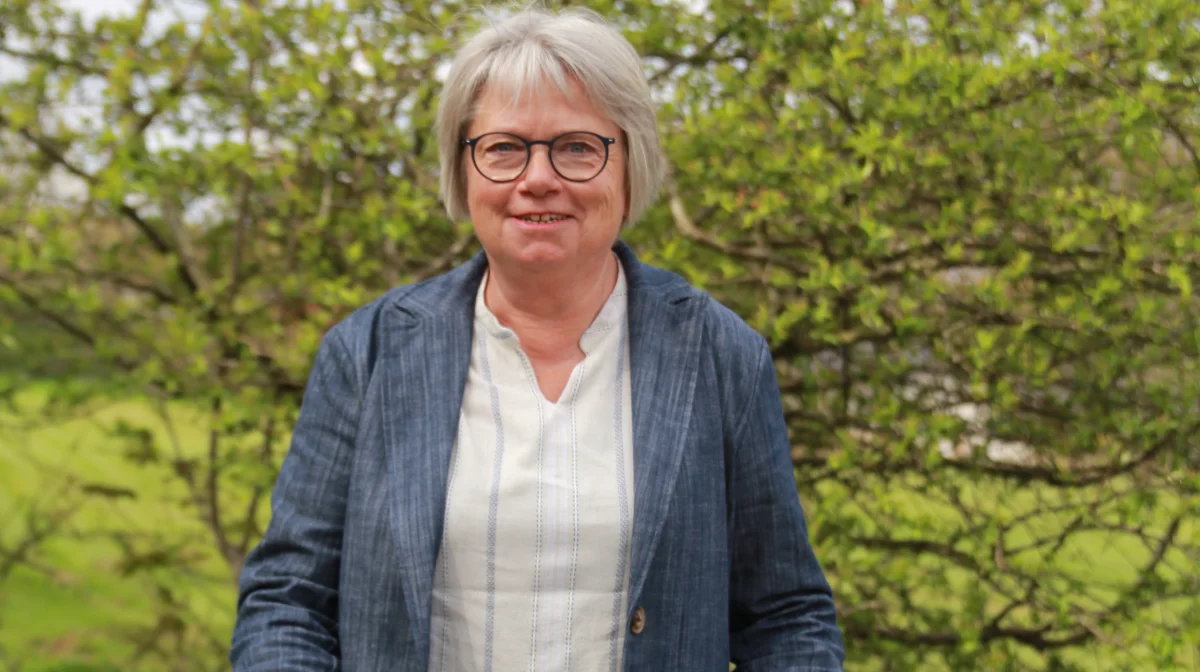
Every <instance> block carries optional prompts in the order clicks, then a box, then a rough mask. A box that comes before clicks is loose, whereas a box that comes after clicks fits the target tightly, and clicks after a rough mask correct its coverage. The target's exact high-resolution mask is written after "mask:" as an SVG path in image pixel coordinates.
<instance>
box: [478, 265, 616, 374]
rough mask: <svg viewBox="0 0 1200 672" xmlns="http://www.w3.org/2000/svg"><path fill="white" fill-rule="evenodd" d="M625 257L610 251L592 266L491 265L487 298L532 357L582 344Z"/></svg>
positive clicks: (551, 354)
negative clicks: (558, 269) (551, 269)
mask: <svg viewBox="0 0 1200 672" xmlns="http://www.w3.org/2000/svg"><path fill="white" fill-rule="evenodd" d="M620 263H621V262H620V261H619V260H618V259H617V256H616V255H615V254H612V253H609V254H608V255H606V256H605V257H604V258H603V259H602V260H600V261H598V262H597V263H595V264H593V265H592V266H591V267H590V268H569V269H564V272H562V273H546V272H538V271H534V272H522V271H521V270H515V271H514V270H511V269H507V268H501V267H499V266H495V265H489V267H488V279H487V287H486V288H485V289H484V295H483V300H484V303H486V304H487V307H488V310H490V311H492V314H493V315H495V316H496V319H497V320H499V321H500V323H501V324H503V325H504V326H506V327H508V328H509V329H512V330H513V332H515V333H516V335H517V337H518V338H520V339H521V348H522V349H523V350H525V352H526V354H527V355H529V356H530V357H537V356H554V355H555V354H556V353H559V352H561V351H562V350H563V349H567V348H577V347H578V345H579V338H580V337H581V336H582V335H583V332H584V331H586V330H587V328H588V327H589V326H590V325H591V324H592V322H593V321H594V320H595V319H596V315H598V314H599V313H600V309H601V308H603V307H604V304H605V302H606V301H608V297H609V296H610V295H611V294H612V291H613V288H614V287H615V286H616V284H617V274H618V267H619V264H620Z"/></svg>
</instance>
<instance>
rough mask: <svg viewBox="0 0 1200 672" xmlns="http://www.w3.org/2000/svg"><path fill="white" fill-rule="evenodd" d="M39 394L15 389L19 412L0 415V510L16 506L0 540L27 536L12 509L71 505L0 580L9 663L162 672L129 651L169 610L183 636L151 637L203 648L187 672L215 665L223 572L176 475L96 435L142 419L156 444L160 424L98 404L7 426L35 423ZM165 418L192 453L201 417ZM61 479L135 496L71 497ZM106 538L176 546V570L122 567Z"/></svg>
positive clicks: (227, 605)
mask: <svg viewBox="0 0 1200 672" xmlns="http://www.w3.org/2000/svg"><path fill="white" fill-rule="evenodd" d="M40 396H41V395H40V391H39V392H38V393H35V394H32V395H26V396H24V397H23V398H22V399H21V409H20V410H19V411H17V412H15V413H14V412H11V411H10V412H7V413H2V414H0V510H3V511H14V512H16V515H11V516H5V517H4V518H3V519H0V543H3V544H4V546H5V547H10V546H11V545H12V544H14V543H15V542H16V541H17V540H18V539H21V538H23V537H24V536H25V535H26V533H27V531H28V525H27V522H26V520H25V516H24V515H23V514H24V513H25V512H26V511H28V510H29V509H30V508H31V507H35V508H37V509H38V510H40V511H43V512H49V511H53V510H55V509H57V508H61V507H67V506H72V505H78V506H79V507H80V508H79V509H78V510H77V511H76V512H75V513H74V514H73V515H71V517H70V518H69V519H68V520H67V522H66V524H64V525H63V527H62V528H61V529H60V530H59V531H58V532H57V533H56V534H55V535H53V536H51V537H50V538H49V539H48V540H47V542H46V543H44V544H42V545H40V546H39V547H38V549H37V551H36V553H35V554H34V555H33V559H34V567H32V568H31V567H28V566H23V567H19V568H17V569H16V570H15V571H14V572H13V573H12V574H11V575H10V576H9V577H8V580H7V581H6V582H5V583H4V585H3V586H0V647H2V651H3V652H4V653H5V655H7V657H8V658H9V659H10V661H11V660H17V661H21V662H22V663H23V664H24V667H22V668H21V669H23V670H26V669H27V670H46V671H50V670H63V669H69V668H64V667H62V664H63V663H64V662H68V661H70V662H73V664H78V665H85V666H86V665H91V666H93V667H90V668H86V667H81V668H78V669H95V670H100V669H107V668H106V667H105V665H108V666H110V667H111V668H112V669H121V670H129V669H167V666H166V665H164V662H163V660H161V659H158V658H156V655H157V654H155V653H153V652H148V653H147V652H142V653H141V654H140V655H138V649H139V647H138V646H137V645H136V644H135V641H136V640H137V639H138V638H139V637H142V636H143V635H144V634H145V633H148V632H153V631H154V630H155V629H156V628H160V627H161V626H162V625H163V623H167V624H168V625H169V624H170V623H169V621H170V617H171V616H173V615H174V616H179V617H180V618H183V619H185V620H187V621H188V622H189V623H188V627H189V629H191V630H194V632H184V633H175V632H173V631H172V630H171V629H170V628H167V629H166V630H165V631H163V633H162V634H161V636H159V637H157V638H156V641H157V643H158V644H159V645H161V646H164V647H166V648H168V649H171V648H174V647H179V646H184V645H186V646H189V647H190V648H193V649H194V650H195V651H196V652H197V653H200V654H203V653H205V652H206V651H207V652H208V653H209V654H210V655H208V656H207V658H208V660H204V658H205V656H204V655H201V656H199V657H198V659H197V660H196V661H195V665H196V667H194V668H188V669H220V667H221V666H220V665H219V663H218V662H217V661H216V660H215V659H213V656H212V655H211V653H212V651H211V649H213V648H215V646H216V644H217V643H218V642H221V640H224V641H227V636H228V631H229V628H230V627H231V625H232V610H233V603H234V599H235V597H236V595H235V593H234V583H233V579H232V576H231V573H230V571H229V569H228V567H227V566H225V563H224V561H223V560H222V559H221V558H220V557H219V555H218V554H217V553H216V552H215V550H214V546H215V545H214V544H213V542H212V538H211V534H210V533H209V532H208V530H207V529H206V527H205V526H204V525H203V524H202V522H201V521H200V520H199V518H198V516H197V515H196V513H195V509H194V508H193V507H191V506H189V505H188V504H187V489H186V488H185V487H183V485H182V483H181V482H180V481H179V479H178V478H175V477H173V476H172V474H171V471H170V469H169V468H168V467H165V466H163V465H161V464H149V465H138V464H134V463H133V462H130V461H128V460H126V459H124V458H123V457H122V456H121V450H122V448H123V444H122V442H121V441H119V440H116V439H113V438H112V437H110V436H109V435H108V433H107V431H106V430H107V428H110V427H112V426H113V425H115V424H116V423H117V422H118V421H120V420H123V421H125V422H127V423H135V424H139V425H145V426H149V427H152V428H154V431H155V436H156V438H157V439H158V440H159V441H160V442H161V443H163V444H164V445H165V442H166V440H167V439H166V436H167V434H166V429H165V425H163V423H162V421H161V420H160V419H158V418H157V417H156V416H155V414H154V412H153V411H152V410H151V409H150V407H148V406H147V405H145V404H142V403H136V402H132V401H123V402H116V403H111V404H106V405H102V406H101V407H100V408H99V410H97V411H96V412H94V413H92V414H91V415H89V417H86V418H80V419H75V420H68V421H57V420H56V421H54V422H52V423H51V424H50V425H49V426H45V427H33V428H27V427H19V426H14V425H21V424H26V423H28V422H29V421H31V420H32V421H34V422H33V424H35V425H36V424H37V422H38V421H39V420H41V418H39V417H38V411H37V409H38V408H39V407H40V406H41V403H42V402H43V401H44V399H42V398H39V397H40ZM170 413H171V417H173V419H174V421H175V422H174V424H175V425H176V429H177V435H178V437H179V441H180V445H181V447H182V449H183V451H184V454H185V455H195V454H198V453H199V452H200V451H202V450H203V447H204V445H205V444H204V441H205V437H206V432H205V428H204V426H203V424H202V422H201V416H199V415H198V414H196V413H194V412H190V411H189V409H187V408H184V407H174V408H172V409H171V412H170ZM68 482H74V483H76V484H92V485H99V486H104V487H106V488H114V489H127V490H129V491H132V492H133V493H135V496H134V497H132V498H130V497H116V498H105V497H95V496H93V497H87V498H80V497H79V496H78V494H77V492H78V485H76V486H74V487H68V485H67V484H68ZM114 535H120V536H121V537H122V538H124V539H126V540H127V541H126V543H128V544H132V546H133V547H134V548H135V549H137V552H138V553H145V552H146V551H149V550H151V549H155V548H172V549H178V552H179V553H181V555H182V557H183V558H184V566H185V567H186V570H187V571H182V570H181V569H180V568H178V567H171V566H166V567H162V568H158V569H150V570H147V571H142V572H130V571H128V569H129V568H128V566H127V565H128V563H127V562H126V558H127V557H128V556H127V554H126V553H125V552H123V551H122V546H121V545H120V544H119V543H117V541H116V540H115V538H114ZM164 587H165V589H166V590H167V591H169V595H167V594H164V592H163V591H164ZM164 616H166V617H167V618H164ZM214 640H215V641H214ZM221 643H222V644H223V642H221ZM10 664H11V663H10ZM2 667H3V665H0V668H2Z"/></svg>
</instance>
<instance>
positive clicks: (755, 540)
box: [730, 337, 845, 672]
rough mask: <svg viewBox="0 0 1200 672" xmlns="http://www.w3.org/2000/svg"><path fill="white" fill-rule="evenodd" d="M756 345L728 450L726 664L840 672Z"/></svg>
mask: <svg viewBox="0 0 1200 672" xmlns="http://www.w3.org/2000/svg"><path fill="white" fill-rule="evenodd" d="M756 340H758V343H759V351H758V357H757V371H756V372H755V373H754V374H752V375H751V376H748V377H749V378H751V379H753V380H756V383H755V384H754V385H753V387H752V389H751V391H750V394H749V395H748V401H747V402H746V404H747V405H746V408H745V410H744V411H743V412H742V418H741V419H740V420H739V421H737V424H736V425H735V431H734V433H733V437H734V438H733V441H734V445H733V446H732V448H731V455H732V464H731V467H732V470H733V473H732V474H731V475H730V497H731V500H732V521H731V528H730V547H731V561H732V567H731V577H730V578H731V581H730V591H731V595H730V598H731V599H730V610H731V613H730V650H731V651H730V652H731V657H732V658H733V662H734V663H736V664H737V669H738V672H784V671H785V670H786V671H787V672H841V670H842V663H843V660H844V658H845V649H844V646H843V643H842V633H841V630H840V628H839V627H838V624H837V614H836V609H835V607H834V602H833V593H832V590H831V589H830V586H829V582H828V581H827V579H826V578H825V574H824V572H823V570H822V569H821V565H820V563H818V561H817V558H816V556H815V554H814V553H813V549H812V545H811V544H810V543H809V540H808V528H807V525H806V524H805V520H804V511H803V510H802V509H801V506H800V498H799V496H798V495H797V493H796V481H795V476H794V472H793V467H792V460H791V446H790V442H789V440H788V434H787V425H786V423H785V420H784V416H783V405H782V403H781V401H780V394H779V383H778V381H777V380H776V378H775V367H774V363H773V361H772V358H771V353H770V350H768V348H767V344H766V342H765V341H764V340H762V339H761V337H760V338H758V339H756Z"/></svg>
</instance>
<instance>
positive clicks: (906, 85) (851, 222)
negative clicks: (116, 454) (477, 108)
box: [0, 0, 1200, 670]
mask: <svg viewBox="0 0 1200 672" xmlns="http://www.w3.org/2000/svg"><path fill="white" fill-rule="evenodd" d="M595 6H596V8H597V9H599V10H601V11H603V12H605V13H606V14H608V15H610V16H613V17H615V18H618V19H619V20H620V21H621V22H623V24H624V25H625V26H626V27H627V28H628V34H629V36H630V38H631V40H633V41H634V43H635V45H636V46H637V47H638V48H639V50H641V52H642V53H643V54H644V56H645V58H646V66H647V72H648V73H649V75H650V76H651V77H652V79H653V82H654V85H655V87H656V90H657V92H658V95H659V96H660V98H661V100H662V102H663V112H662V117H661V124H662V129H663V132H664V139H665V142H666V144H667V148H668V153H669V155H670V158H671V162H672V166H673V170H672V175H671V178H670V181H669V184H668V188H667V193H666V194H665V195H664V198H663V199H662V201H661V202H660V204H659V205H658V206H656V208H655V209H653V210H652V211H651V212H650V214H649V215H648V217H647V219H646V220H645V221H643V222H642V223H641V224H639V225H638V227H637V228H635V229H634V230H632V231H629V232H628V234H627V238H628V239H629V240H630V241H631V242H632V243H634V245H635V247H637V249H638V250H639V252H640V253H641V254H642V255H643V257H645V258H647V259H648V260H650V261H652V262H655V263H659V264H661V265H664V266H667V267H670V268H673V269H676V270H679V271H680V272H682V273H684V274H685V275H686V276H687V277H689V279H691V280H692V281H693V282H695V283H697V284H698V285H701V286H703V287H704V288H706V289H708V290H709V291H710V292H712V293H713V294H714V295H715V296H717V297H718V298H719V299H721V300H722V301H724V302H726V303H727V304H728V305H730V306H731V307H733V308H734V309H735V310H737V311H738V312H739V313H741V314H742V315H743V316H744V317H746V318H747V320H748V321H750V322H751V324H752V325H753V326H755V327H756V328H757V329H759V330H761V331H762V332H763V333H764V334H765V335H766V336H767V337H768V338H769V340H770V342H771V344H772V348H773V352H774V354H775V358H776V363H777V366H778V373H779V377H780V384H781V389H782V391H783V393H784V402H785V408H786V411H787V413H788V420H789V427H790V430H791V433H792V440H793V442H794V445H795V451H794V458H795V463H796V466H797V484H798V488H799V491H800V494H801V496H802V497H803V499H804V500H805V503H806V505H807V507H808V510H809V512H810V517H811V519H812V528H813V534H814V541H815V543H816V544H817V547H818V553H819V555H820V557H821V558H822V559H823V561H824V562H825V564H826V567H827V570H828V571H829V573H830V576H831V579H832V580H833V581H834V584H835V591H836V593H837V596H838V600H839V607H840V610H841V615H842V620H843V624H844V627H845V630H846V632H847V635H848V648H849V651H850V663H849V666H850V667H851V669H868V670H869V669H877V670H916V669H921V670H936V669H952V670H960V669H988V670H1005V669H1010V670H1028V669H1033V670H1038V669H1042V670H1069V669H1088V670H1091V669H1131V668H1133V669H1171V667H1172V666H1175V667H1177V668H1180V669H1182V668H1184V667H1186V666H1188V665H1194V664H1195V663H1196V662H1197V660H1198V659H1200V651H1197V648H1196V647H1197V641H1198V640H1200V634H1198V633H1200V609H1198V608H1197V606H1196V605H1197V600H1196V598H1197V595H1198V594H1200V583H1198V579H1200V573H1198V572H1197V570H1196V567H1197V566H1198V565H1197V559H1198V558H1200V549H1198V548H1197V544H1198V542H1200V530H1198V529H1197V527H1196V525H1195V523H1194V522H1192V519H1193V518H1195V516H1196V514H1197V509H1198V505H1200V498H1198V493H1197V488H1198V487H1200V480H1198V478H1197V461H1198V455H1197V453H1196V449H1195V446H1196V445H1197V443H1198V441H1197V437H1198V435H1197V426H1196V425H1197V420H1196V419H1195V418H1196V415H1197V414H1196V413H1195V411H1196V410H1197V408H1198V405H1197V400H1198V391H1200V390H1198V382H1200V379H1198V378H1197V376H1196V367H1197V348H1198V343H1200V341H1198V340H1197V334H1198V332H1197V315H1198V313H1197V310H1196V307H1197V305H1196V298H1195V297H1194V296H1193V285H1194V284H1195V283H1196V281H1197V263H1198V260H1200V247H1198V245H1200V243H1197V241H1200V237H1197V235H1196V234H1197V209H1196V208H1197V199H1198V197H1200V192H1197V190H1196V189H1195V184H1196V181H1197V178H1198V177H1200V158H1198V157H1197V153H1196V143H1197V122H1198V118H1197V112H1198V109H1200V108H1198V107H1197V100H1198V97H1197V85H1200V82H1198V81H1197V72H1200V70H1198V69H1197V64H1198V63H1200V37H1198V33H1197V31H1196V30H1195V28H1196V27H1197V26H1198V25H1200V23H1198V22H1200V11H1198V10H1197V9H1196V8H1195V7H1194V5H1193V3H1191V2H1185V1H1180V0H1155V1H1153V2H1135V1H1134V0H1112V1H1110V2H1107V3H1094V2H1083V1H1074V0H1071V1H1064V2H1026V1H1018V0H1005V1H996V2H971V1H970V0H968V1H966V2H959V3H948V2H944V1H916V0H897V1H896V2H892V3H869V2H860V3H852V2H845V1H841V2H833V1H824V0H818V1H816V2H806V3H792V2H770V3H768V4H766V5H760V4H758V3H747V2H737V1H729V0H718V1H715V2H710V3H708V4H707V6H705V7H704V8H703V9H702V10H690V9H687V8H686V7H683V6H676V5H666V4H660V3H648V2H604V3H599V4H598V5H595ZM465 9H466V6H465V5H460V4H458V3H455V2H424V3H416V2H398V1H394V0H389V1H387V2H366V1H365V0H350V1H348V2H342V3H332V2H331V3H311V4H310V5H304V6H302V5H301V4H300V3H285V2H251V1H250V0H246V1H245V2H239V3H234V2H217V1H215V0H214V1H213V2H210V3H207V6H206V9H205V10H204V11H203V12H200V13H198V14H197V15H196V16H195V17H194V19H192V20H178V19H173V18H171V14H170V12H169V5H168V4H166V3H160V2H158V1H156V0H145V1H144V2H142V3H141V4H140V5H139V11H138V13H136V14H134V15H133V16H130V17H126V18H118V19H104V20H101V21H99V22H97V23H96V24H95V25H85V24H83V23H82V22H81V21H80V20H79V19H77V18H72V17H71V15H70V14H68V13H66V12H64V11H63V10H61V9H60V8H59V7H58V5H57V4H56V3H55V2H54V1H53V0H19V1H18V2H16V3H11V2H10V3H8V4H6V5H5V7H4V8H3V9H0V26H2V28H0V30H2V31H3V35H2V36H0V49H2V51H3V53H5V54H7V55H8V56H9V58H12V59H16V60H18V61H19V62H21V63H23V64H24V65H25V67H26V68H27V71H26V72H25V73H24V75H23V76H22V77H21V78H19V79H18V80H16V81H12V82H9V83H7V84H5V85H4V89H3V91H2V92H0V133H3V134H4V137H3V150H2V151H3V152H4V156H5V161H4V164H5V165H7V166H10V169H9V170H10V172H9V174H8V175H7V176H6V177H5V178H4V182H3V185H4V186H3V191H2V195H3V201H0V208H2V209H0V213H3V214H2V215H0V259H2V260H3V261H0V302H2V303H0V305H4V306H5V307H6V308H5V309H6V310H9V311H11V314H13V315H20V316H21V317H20V319H19V320H13V321H12V325H13V326H11V327H10V330H11V331H12V332H13V333H10V334H9V339H8V341H9V342H10V343H15V345H16V347H17V348H19V351H20V352H21V353H32V354H26V355H23V357H24V358H25V360H24V361H25V362H26V363H27V365H28V366H30V367H33V366H34V365H35V364H36V365H38V366H39V367H40V368H39V371H40V372H41V374H40V375H38V376H36V378H37V382H38V384H45V381H46V380H48V379H56V380H63V379H64V374H65V373H66V372H70V371H74V370H75V368H74V367H77V366H78V367H83V366H86V367H87V370H88V371H89V372H92V373H93V374H96V372H101V373H99V374H97V375H92V376H90V377H88V378H87V380H91V381H94V385H92V386H91V387H88V388H86V389H83V390H81V389H80V385H79V382H78V381H79V380H80V379H81V376H78V375H75V376H68V377H66V379H69V380H71V381H73V383H72V385H71V386H69V387H65V386H59V387H56V388H54V389H55V390H57V391H58V392H60V393H62V392H63V391H64V390H70V391H71V394H70V395H69V396H66V397H64V398H65V399H66V400H67V401H68V402H71V403H74V402H76V401H78V400H84V399H89V398H94V397H95V396H96V395H109V396H112V395H118V394H120V395H133V394H137V395H142V398H145V399H147V400H149V401H148V402H147V403H150V404H151V405H152V406H153V407H155V408H157V409H159V411H160V412H159V413H158V417H159V419H160V420H158V421H156V422H159V421H161V420H166V421H169V422H170V423H172V424H171V426H177V425H179V423H180V422H184V423H185V424H189V425H195V424H196V423H202V424H203V425H204V426H205V427H206V430H205V431H206V436H205V437H204V438H203V440H202V441H197V442H194V444H188V443H187V442H186V441H181V442H178V443H177V444H172V443H171V442H170V441H169V438H168V437H169V436H170V432H167V431H165V430H164V431H159V430H154V431H150V430H148V429H146V428H145V427H142V428H140V429H139V427H137V426H130V427H126V428H125V429H126V430H127V431H125V432H124V433H123V436H124V437H125V439H124V440H125V441H126V444H124V445H127V446H128V445H140V444H137V441H142V442H143V443H145V439H144V438H143V439H130V438H129V437H130V436H135V437H136V436H142V437H146V436H149V437H150V438H149V443H150V445H151V447H152V448H151V449H149V450H143V451H142V452H141V453H139V452H138V451H137V450H132V449H130V450H127V451H126V453H127V455H141V457H140V458H138V459H141V460H143V461H142V463H141V468H144V469H146V470H147V472H148V473H158V474H161V475H162V477H163V478H167V479H173V480H174V481H176V482H178V483H179V484H180V486H181V488H182V491H183V492H184V493H185V496H183V497H182V503H177V504H175V505H176V506H179V507H182V508H183V510H185V511H188V512H189V514H188V515H190V516H191V517H192V518H193V519H194V520H195V521H198V524H200V525H201V526H202V529H203V530H204V531H205V534H206V541H205V543H204V548H207V549H209V551H208V552H209V553H211V554H213V555H215V557H216V558H219V562H220V563H222V565H223V566H224V568H225V569H226V571H227V572H228V576H229V577H230V578H232V577H233V576H234V575H235V574H236V573H237V571H238V569H239V568H240V566H241V562H242V559H243V558H244V555H245V552H246V550H247V548H248V547H249V545H250V544H252V543H253V541H254V540H255V539H256V538H257V535H258V534H259V532H260V526H261V524H262V522H263V519H264V516H265V514H266V512H265V511H264V510H263V509H264V507H263V501H264V497H265V495H266V493H267V491H268V489H269V486H270V483H271V482H272V479H273V473H274V469H275V468H276V467H277V464H278V460H279V456H280V453H281V451H282V450H283V449H284V442H285V441H286V437H287V434H288V429H289V428H290V423H291V421H292V420H293V418H294V413H295V409H296V406H297V402H298V397H299V394H300V392H301V391H302V389H303V383H304V379H305V376H306V374H307V369H308V366H309V365H310V363H311V358H312V355H313V351H314V349H315V346H316V343H317V341H318V339H319V337H320V336H321V334H322V333H323V332H324V330H325V329H327V328H328V327H329V326H330V325H331V324H332V323H333V322H334V321H336V320H337V319H338V318H339V317H340V316H342V315H344V314H345V313H346V312H347V311H349V310H351V309H353V308H354V307H356V306H357V305H359V304H361V303H363V302H365V301H366V300H368V299H370V298H373V297H374V296H376V295H378V294H379V293H380V292H382V291H383V290H384V289H386V288H387V287H390V286H393V285H395V284H398V283H402V282H410V281H413V280H416V279H420V278H422V277H427V276H429V275H432V274H435V273H438V272H441V271H443V270H445V269H448V268H450V267H451V266H453V265H454V264H455V263H458V262H460V261H461V260H463V259H464V258H466V256H467V255H469V254H470V253H471V252H473V251H474V249H476V248H475V243H474V241H473V239H472V237H471V232H470V227H469V224H466V223H453V222H449V221H447V220H446V218H445V215H444V213H443V210H442V208H441V204H440V203H439V201H438V196H437V193H436V155H435V149H434V147H433V146H432V134H431V131H430V127H431V123H432V110H433V108H434V102H435V100H436V96H437V93H438V81H439V80H438V67H439V65H441V64H443V63H444V62H445V60H446V58H447V56H448V54H449V53H451V50H452V49H453V47H454V45H455V44H456V41H457V39H458V38H459V36H460V35H461V34H463V32H464V31H466V30H468V29H469V28H470V27H471V23H470V21H468V20H466V19H464V18H463V17H464V16H465V14H464V12H465ZM83 98H88V99H90V100H94V101H96V102H97V104H98V107H97V108H96V110H97V113H96V114H95V115H94V116H90V117H82V116H79V115H71V114H68V113H69V112H70V111H72V110H75V109H77V108H73V107H67V106H70V105H75V104H77V103H78V101H79V100H81V99H83ZM64 182H71V183H75V184H77V185H78V186H77V188H76V189H75V191H76V192H77V194H79V195H78V196H76V197H73V198H64V197H62V196H61V195H59V194H60V193H61V189H60V190H51V189H49V187H50V186H51V185H53V184H62V183H64ZM31 325H33V326H31ZM34 327H36V329H35V328H34ZM0 328H2V327H0ZM47 330H48V331H47ZM35 333H36V334H45V333H53V334H56V337H57V338H60V339H63V338H65V339H66V340H67V341H69V342H71V343H72V344H73V346H72V349H71V350H70V352H72V353H75V354H74V355H73V357H72V358H71V359H70V360H69V361H70V362H71V363H72V364H71V366H64V365H63V363H62V360H61V359H59V358H57V357H50V358H49V359H47V357H45V356H44V354H45V353H44V352H43V355H36V353H37V352H38V350H37V347H36V346H37V344H38V343H39V342H44V339H43V338H34V337H32V336H31V334H35ZM35 355H36V356H35ZM47 362H54V363H55V366H48V365H46V366H43V364H47ZM11 378H12V379H13V380H20V381H21V384H23V385H24V384H28V380H29V378H30V376H22V377H16V376H13V377H11ZM139 431H142V432H143V433H142V434H138V432H139ZM145 432H149V434H146V433H145ZM181 433H182V429H179V431H176V432H175V434H176V435H178V434H181ZM130 440H133V441H134V443H133V444H129V443H128V441H130ZM172 446H177V447H172ZM155 470H157V471H155ZM193 543H198V542H194V541H193ZM230 590H232V588H230ZM184 627H191V625H190V624H184ZM161 655H162V656H169V655H170V654H169V652H168V653H162V654H161Z"/></svg>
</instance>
